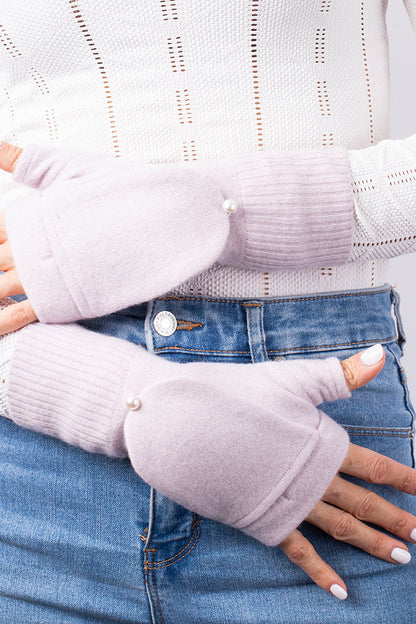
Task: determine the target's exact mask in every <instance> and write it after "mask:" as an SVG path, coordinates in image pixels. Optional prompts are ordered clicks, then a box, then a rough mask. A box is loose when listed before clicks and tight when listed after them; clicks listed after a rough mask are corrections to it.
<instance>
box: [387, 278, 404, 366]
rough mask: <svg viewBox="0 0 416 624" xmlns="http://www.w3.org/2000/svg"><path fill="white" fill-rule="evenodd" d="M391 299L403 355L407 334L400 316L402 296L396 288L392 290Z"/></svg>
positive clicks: (398, 340)
mask: <svg viewBox="0 0 416 624" xmlns="http://www.w3.org/2000/svg"><path fill="white" fill-rule="evenodd" d="M390 299H391V303H392V306H393V311H394V317H395V319H396V327H397V342H398V344H399V347H400V350H401V352H402V355H403V349H404V345H405V344H406V334H405V332H404V328H403V321H402V317H401V314H400V296H399V293H398V292H397V291H396V290H394V288H392V289H391V293H390Z"/></svg>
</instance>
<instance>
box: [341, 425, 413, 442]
mask: <svg viewBox="0 0 416 624" xmlns="http://www.w3.org/2000/svg"><path fill="white" fill-rule="evenodd" d="M344 429H346V430H347V431H349V433H351V434H352V435H355V436H371V437H373V436H383V437H390V438H409V439H411V438H413V435H412V430H411V429H409V430H408V432H407V433H405V432H403V433H402V434H400V433H385V431H387V430H384V429H383V428H382V427H380V431H381V433H373V432H372V431H363V432H362V433H357V432H355V431H351V430H350V429H349V428H348V427H344Z"/></svg>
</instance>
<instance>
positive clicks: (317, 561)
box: [279, 530, 348, 600]
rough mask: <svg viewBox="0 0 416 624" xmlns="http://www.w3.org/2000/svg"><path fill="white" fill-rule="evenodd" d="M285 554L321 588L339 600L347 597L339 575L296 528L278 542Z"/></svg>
mask: <svg viewBox="0 0 416 624" xmlns="http://www.w3.org/2000/svg"><path fill="white" fill-rule="evenodd" d="M279 546H280V548H281V549H282V550H283V552H284V553H285V555H286V556H287V557H289V559H290V560H291V561H293V563H295V564H296V565H297V566H299V568H301V569H302V570H304V572H306V574H307V575H308V576H309V577H310V578H311V579H312V580H313V581H314V583H316V584H317V585H318V586H319V587H322V589H325V591H327V592H329V593H331V594H332V595H334V596H336V597H337V598H339V599H340V600H345V598H346V597H347V595H348V594H347V588H346V585H345V583H344V581H343V580H342V579H341V577H339V576H338V574H336V573H335V572H334V570H333V569H332V568H331V566H329V565H328V564H327V563H325V561H324V560H323V559H321V557H320V556H319V555H318V553H317V552H316V550H315V549H314V547H313V546H312V544H311V543H310V542H309V541H308V540H307V539H306V537H304V536H303V535H302V533H301V532H300V531H298V530H295V531H292V533H290V535H288V536H287V537H286V538H285V539H284V540H283V542H281V543H280V544H279Z"/></svg>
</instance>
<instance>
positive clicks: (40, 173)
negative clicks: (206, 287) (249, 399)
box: [5, 144, 353, 323]
mask: <svg viewBox="0 0 416 624" xmlns="http://www.w3.org/2000/svg"><path fill="white" fill-rule="evenodd" d="M13 178H14V180H15V181H16V182H20V183H22V184H28V185H31V186H34V187H35V188H36V190H35V191H33V192H32V193H30V194H29V195H27V196H25V197H21V198H19V199H17V200H15V201H14V202H12V203H11V204H9V205H8V206H7V207H6V209H5V219H6V229H7V232H8V236H9V239H10V244H11V248H12V252H13V255H14V259H15V264H16V268H17V271H18V274H19V276H20V279H21V282H22V284H23V287H24V289H25V292H26V294H27V296H28V297H29V299H30V301H31V303H32V305H33V308H34V310H35V312H36V315H37V317H38V319H39V320H40V321H41V322H45V323H51V322H57V323H62V322H70V321H75V320H80V319H83V318H93V317H96V316H103V315H106V314H109V313H111V312H114V311H117V310H120V309H123V308H125V307H128V306H130V305H133V304H138V303H141V302H143V301H148V300H149V299H152V298H154V297H158V296H161V295H163V294H165V293H166V292H168V291H169V290H171V289H172V288H174V287H177V286H178V285H179V284H181V283H183V282H184V281H186V280H188V279H190V278H192V277H194V276H196V275H197V274H199V273H201V272H203V271H206V270H207V269H209V268H210V267H211V266H212V265H213V264H214V263H215V262H220V263H224V264H233V265H235V266H239V267H243V268H256V269H262V268H264V269H285V270H286V269H300V268H305V267H309V268H310V267H317V266H322V263H323V262H324V259H325V261H326V262H327V263H328V262H330V263H331V266H332V265H334V264H341V263H343V262H345V261H346V260H347V258H348V255H349V252H350V250H351V237H352V226H353V199H352V197H353V196H352V186H351V175H350V170H349V163H348V158H347V155H346V151H345V150H344V149H343V148H341V147H333V148H330V149H327V150H313V149H305V150H293V151H292V152H291V151H288V152H285V151H281V152H279V151H269V152H265V153H261V152H254V153H252V154H245V155H242V156H235V157H232V158H229V159H222V160H219V161H207V162H195V163H187V164H183V163H175V164H158V165H155V164H143V163H138V162H134V161H132V160H129V159H123V158H119V159H117V158H113V157H111V156H99V155H96V154H90V153H88V152H83V151H82V150H78V149H71V148H63V147H54V146H52V147H38V146H36V145H34V144H29V145H27V146H26V147H25V148H24V150H23V153H22V154H21V156H20V158H19V160H18V162H17V167H16V170H15V172H14V174H13ZM230 199H231V200H233V201H232V202H231V203H230V202H229V201H227V200H230ZM224 202H225V203H224ZM233 202H234V203H233ZM230 205H231V206H232V205H235V207H237V212H236V213H227V212H225V210H224V208H229V206H230Z"/></svg>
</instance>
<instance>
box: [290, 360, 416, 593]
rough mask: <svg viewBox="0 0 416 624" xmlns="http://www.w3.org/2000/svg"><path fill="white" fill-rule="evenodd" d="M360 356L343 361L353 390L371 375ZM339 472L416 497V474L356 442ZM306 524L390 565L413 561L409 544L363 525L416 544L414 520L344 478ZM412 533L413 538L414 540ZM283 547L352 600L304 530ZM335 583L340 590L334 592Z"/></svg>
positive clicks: (312, 575) (313, 574)
mask: <svg viewBox="0 0 416 624" xmlns="http://www.w3.org/2000/svg"><path fill="white" fill-rule="evenodd" d="M359 355H360V354H357V355H355V356H353V357H351V358H348V359H347V360H344V361H343V362H341V364H342V366H343V368H344V374H345V377H346V379H347V383H348V386H349V388H350V389H351V390H353V389H355V388H358V387H360V386H362V385H363V384H364V383H367V382H368V381H369V379H370V378H369V374H370V371H369V369H368V367H366V366H365V365H363V364H362V362H361V360H360V357H359ZM383 364H384V359H383ZM371 370H372V371H373V369H371ZM372 376H373V374H371V377H372ZM340 472H343V473H345V474H349V475H352V476H355V477H359V478H360V479H363V480H364V481H368V482H369V483H382V484H387V485H391V486H392V487H394V488H396V489H398V490H400V491H402V492H407V493H408V494H416V470H413V469H412V468H410V467H409V466H404V465H403V464H400V463H399V462H396V461H394V460H393V459H390V458H389V457H386V456H384V455H381V454H379V453H376V452H374V451H372V450H369V449H366V448H364V447H361V446H357V445H356V444H350V446H349V450H348V453H347V455H346V457H345V459H344V462H343V464H342V466H341V468H340ZM305 520H307V521H308V522H310V523H311V524H313V525H315V526H317V527H319V528H320V529H322V530H323V531H325V532H326V533H328V534H329V535H331V536H332V537H334V538H335V539H336V540H340V541H344V542H347V543H348V544H353V545H354V546H357V547H358V548H361V549H362V550H364V551H366V552H368V553H370V554H372V555H374V556H375V557H379V558H380V559H384V560H385V561H390V562H391V563H408V561H410V554H409V553H408V549H407V546H406V545H405V544H403V542H400V541H398V540H397V539H394V538H392V537H390V536H389V535H385V534H384V533H381V532H380V531H377V530H376V529H373V528H371V527H369V526H367V525H366V524H365V523H364V521H366V522H371V523H372V524H376V525H378V526H380V527H383V528H384V529H386V530H387V531H389V532H390V533H392V534H394V535H397V536H398V537H400V538H401V539H405V540H409V541H411V542H416V517H415V516H413V515H412V514H409V513H407V512H405V511H403V510H402V509H399V508H398V507H396V506H395V505H392V504H391V503H389V502H387V501H386V500H385V499H384V498H382V497H381V496H378V495H377V494H375V493H374V492H372V491H370V490H368V489H366V488H364V487H360V486H358V485H355V484H353V483H350V482H349V481H346V480H345V479H342V477H340V476H339V474H338V475H336V476H335V477H334V479H333V481H332V482H331V484H330V486H329V487H328V488H327V490H326V492H325V494H324V496H323V497H322V499H321V500H320V501H319V502H318V504H317V505H315V507H314V508H313V509H312V511H311V512H310V514H309V515H308V516H307V517H306V518H305ZM411 534H412V536H413V537H410V536H411ZM279 546H280V547H281V548H282V550H283V551H284V552H285V554H286V555H287V556H288V557H289V559H290V560H291V561H293V562H294V563H296V565H298V566H299V567H300V568H302V570H304V571H305V572H306V573H307V574H308V576H309V577H310V578H311V579H312V580H313V581H314V582H315V583H316V584H317V585H319V587H322V588H323V589H325V590H326V591H328V592H331V588H332V589H333V590H334V592H336V593H335V594H334V595H337V597H338V598H340V599H344V598H346V597H347V593H346V585H345V583H344V582H343V580H342V579H341V578H340V577H339V576H338V575H337V574H336V572H334V570H333V569H332V568H331V567H330V566H329V565H328V564H327V563H325V561H323V560H322V559H321V557H320V556H319V555H318V553H317V552H316V551H315V549H314V547H313V546H312V544H311V543H310V542H309V541H308V540H307V539H306V538H305V537H304V536H303V535H302V533H301V532H300V531H298V530H295V531H292V533H290V535H288V537H286V539H284V540H283V541H282V542H281V543H280V544H279ZM397 549H399V551H398V550H397ZM392 554H393V555H395V556H392ZM334 585H338V586H339V587H338V588H336V587H335V588H334ZM342 590H344V594H343V592H342ZM331 593H332V592H331Z"/></svg>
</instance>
